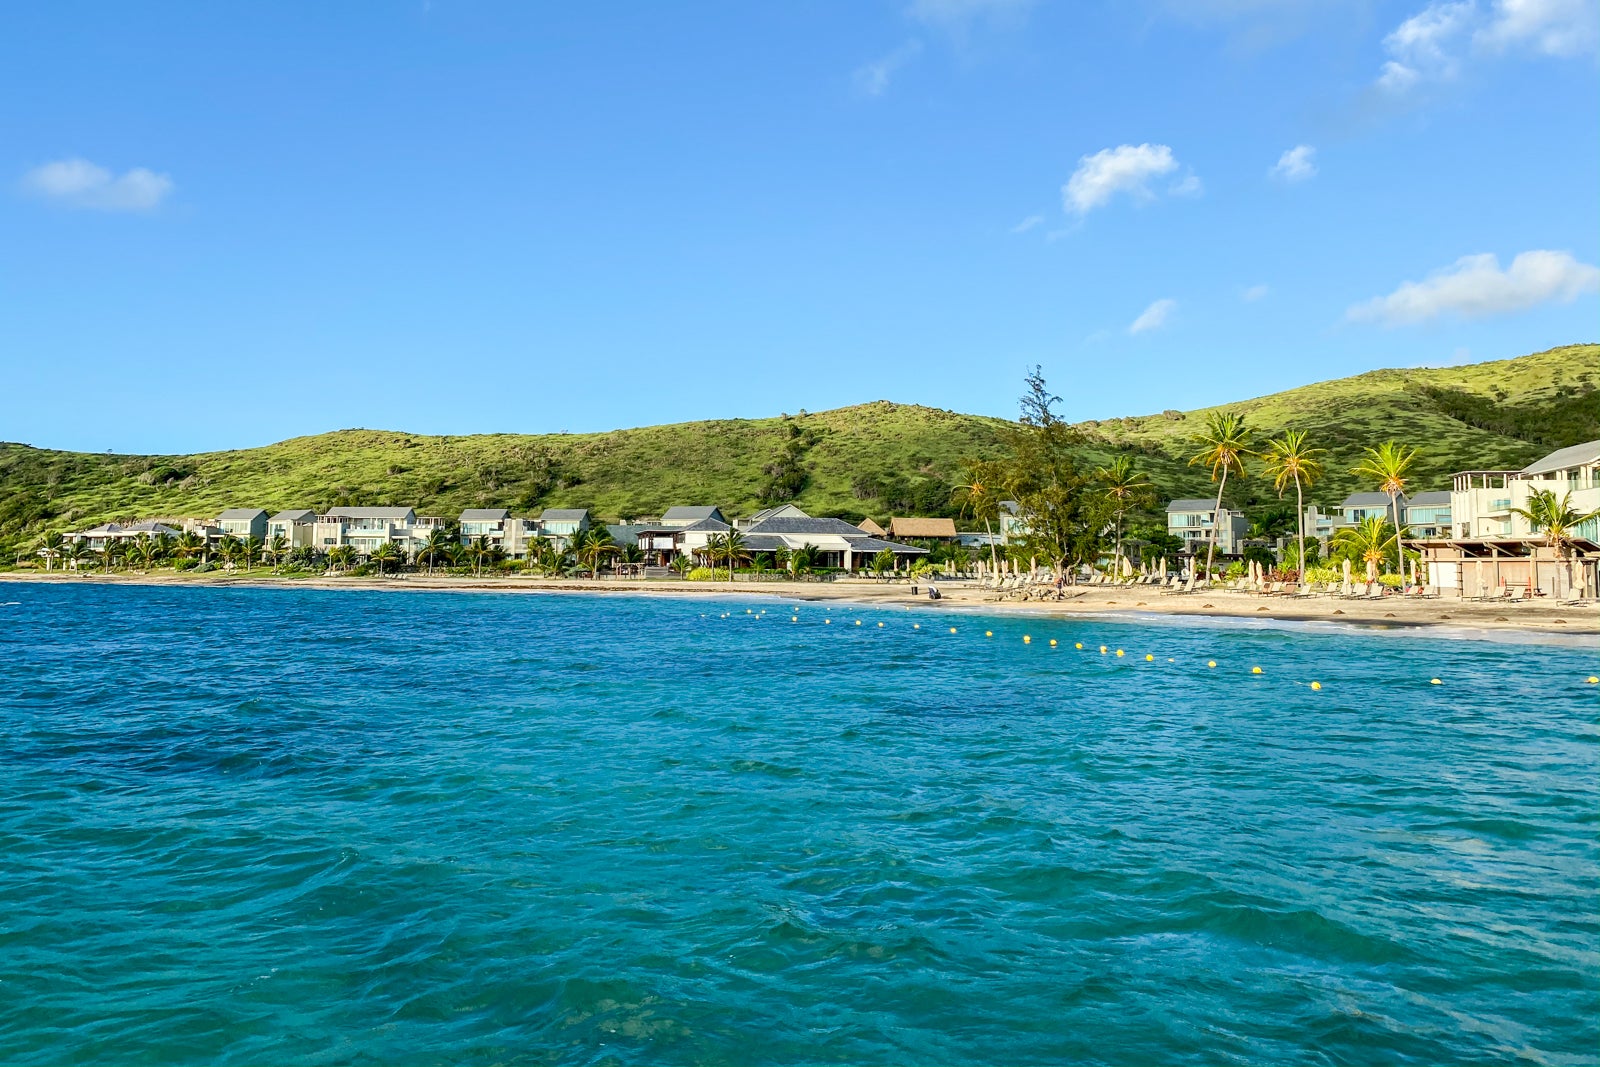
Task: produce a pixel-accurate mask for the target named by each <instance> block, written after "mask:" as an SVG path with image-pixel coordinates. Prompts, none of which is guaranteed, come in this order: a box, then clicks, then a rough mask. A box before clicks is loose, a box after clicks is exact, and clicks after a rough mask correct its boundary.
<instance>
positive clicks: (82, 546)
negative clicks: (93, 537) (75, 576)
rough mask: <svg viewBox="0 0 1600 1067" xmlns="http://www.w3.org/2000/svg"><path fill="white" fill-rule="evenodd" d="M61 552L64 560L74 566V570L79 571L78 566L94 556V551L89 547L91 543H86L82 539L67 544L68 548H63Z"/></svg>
mask: <svg viewBox="0 0 1600 1067" xmlns="http://www.w3.org/2000/svg"><path fill="white" fill-rule="evenodd" d="M61 552H62V557H63V559H65V560H66V562H68V563H71V564H72V569H73V570H77V569H78V564H80V563H82V562H84V561H85V560H87V559H88V558H89V557H90V556H92V555H94V551H93V550H92V549H91V548H90V547H89V542H87V541H84V540H83V539H81V538H80V539H78V540H76V541H69V542H67V545H66V547H65V548H63V549H62V550H61Z"/></svg>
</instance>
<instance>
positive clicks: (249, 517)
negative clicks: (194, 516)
mask: <svg viewBox="0 0 1600 1067" xmlns="http://www.w3.org/2000/svg"><path fill="white" fill-rule="evenodd" d="M217 525H218V526H220V527H222V532H223V533H224V534H225V535H227V536H229V537H237V538H238V539H239V540H241V541H243V540H245V539H246V538H248V537H254V538H255V539H256V540H257V541H263V540H265V539H266V536H267V513H266V512H265V511H263V510H261V509H260V508H229V509H228V510H227V511H224V512H223V513H222V514H221V515H218V516H217Z"/></svg>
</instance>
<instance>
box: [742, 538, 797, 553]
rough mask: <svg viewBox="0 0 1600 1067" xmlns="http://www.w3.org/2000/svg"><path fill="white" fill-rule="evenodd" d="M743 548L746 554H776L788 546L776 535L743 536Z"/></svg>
mask: <svg viewBox="0 0 1600 1067" xmlns="http://www.w3.org/2000/svg"><path fill="white" fill-rule="evenodd" d="M744 547H745V551H747V552H776V551H777V550H778V549H780V548H788V547H789V545H788V543H787V542H786V541H784V539H783V538H781V537H779V536H778V535H777V534H745V535H744Z"/></svg>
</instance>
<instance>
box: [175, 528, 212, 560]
mask: <svg viewBox="0 0 1600 1067" xmlns="http://www.w3.org/2000/svg"><path fill="white" fill-rule="evenodd" d="M172 552H173V555H175V556H178V557H179V558H181V559H194V558H196V557H200V558H202V559H203V558H204V557H205V554H206V541H205V538H203V537H201V536H200V535H199V534H197V533H195V532H194V531H193V530H186V531H184V532H183V533H181V534H179V535H178V539H177V541H175V542H173V545H172Z"/></svg>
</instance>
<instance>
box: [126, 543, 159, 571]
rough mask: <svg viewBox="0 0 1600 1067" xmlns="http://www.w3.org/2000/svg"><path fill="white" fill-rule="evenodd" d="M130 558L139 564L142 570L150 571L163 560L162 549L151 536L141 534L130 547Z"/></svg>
mask: <svg viewBox="0 0 1600 1067" xmlns="http://www.w3.org/2000/svg"><path fill="white" fill-rule="evenodd" d="M128 557H129V558H130V559H132V560H133V561H134V562H135V563H137V564H138V565H139V568H140V569H141V570H145V571H148V570H150V568H152V567H154V566H155V564H156V561H157V560H158V559H160V558H161V548H160V546H159V545H157V544H156V543H155V541H154V540H153V539H151V537H150V535H149V534H140V535H139V536H138V537H135V538H134V539H133V543H132V544H130V545H129V546H128Z"/></svg>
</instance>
